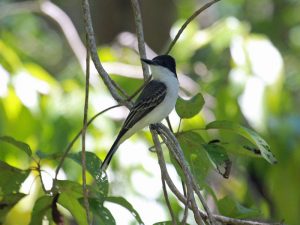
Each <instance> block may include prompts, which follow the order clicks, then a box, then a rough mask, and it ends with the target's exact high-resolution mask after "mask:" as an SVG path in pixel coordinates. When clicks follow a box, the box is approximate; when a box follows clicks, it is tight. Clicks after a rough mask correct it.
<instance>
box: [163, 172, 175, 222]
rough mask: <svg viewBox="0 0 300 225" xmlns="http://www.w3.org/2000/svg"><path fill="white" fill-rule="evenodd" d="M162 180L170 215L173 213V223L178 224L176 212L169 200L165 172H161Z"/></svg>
mask: <svg viewBox="0 0 300 225" xmlns="http://www.w3.org/2000/svg"><path fill="white" fill-rule="evenodd" d="M161 182H162V189H163V193H164V196H165V200H166V203H167V206H168V209H169V212H170V215H171V219H172V223H173V225H177V221H176V217H175V214H174V212H173V209H172V206H171V203H170V201H169V196H168V191H167V187H166V181H165V179H164V176H163V174H161Z"/></svg>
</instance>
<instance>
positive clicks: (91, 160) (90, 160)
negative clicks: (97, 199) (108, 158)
mask: <svg viewBox="0 0 300 225" xmlns="http://www.w3.org/2000/svg"><path fill="white" fill-rule="evenodd" d="M68 157H69V158H70V159H72V160H74V161H75V162H77V163H78V164H80V165H82V161H81V152H78V153H75V154H70V155H68ZM100 166H101V160H100V159H99V158H98V156H97V155H96V154H95V153H93V152H86V168H87V171H88V172H89V173H90V174H91V175H92V177H93V178H94V179H95V181H96V184H97V187H98V192H99V193H100V195H101V196H103V197H105V196H107V194H108V179H107V176H106V174H105V173H103V174H102V175H101V171H100Z"/></svg>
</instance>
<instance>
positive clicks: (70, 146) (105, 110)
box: [54, 104, 121, 180]
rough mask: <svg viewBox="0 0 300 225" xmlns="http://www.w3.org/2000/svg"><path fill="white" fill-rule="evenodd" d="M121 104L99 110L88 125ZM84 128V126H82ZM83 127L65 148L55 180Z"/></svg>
mask: <svg viewBox="0 0 300 225" xmlns="http://www.w3.org/2000/svg"><path fill="white" fill-rule="evenodd" d="M120 106H121V105H120V104H118V105H114V106H111V107H108V108H106V109H104V110H102V111H101V112H98V113H97V114H95V115H94V116H93V117H92V118H91V119H90V120H89V121H88V123H87V127H88V126H89V125H90V124H91V123H92V122H93V121H94V120H95V119H96V118H97V117H98V116H100V115H101V114H103V113H105V112H107V111H109V110H111V109H113V108H117V107H120ZM82 129H83V128H82ZM82 129H81V130H80V131H79V132H78V133H77V134H76V136H75V137H74V138H73V139H72V141H71V142H70V143H69V144H68V146H67V147H66V149H65V150H64V154H63V155H62V157H61V159H60V162H59V164H58V166H57V168H56V171H55V178H54V180H56V179H57V175H58V173H59V170H60V169H61V167H62V164H63V163H64V161H65V158H66V157H67V155H68V153H69V152H70V150H71V148H72V147H73V145H74V143H75V142H76V141H77V139H78V138H79V137H80V135H81V134H82Z"/></svg>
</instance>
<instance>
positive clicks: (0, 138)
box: [0, 136, 32, 156]
mask: <svg viewBox="0 0 300 225" xmlns="http://www.w3.org/2000/svg"><path fill="white" fill-rule="evenodd" d="M0 141H3V142H6V143H9V144H11V145H14V146H15V147H17V148H18V149H20V150H22V151H24V152H25V153H26V154H27V155H28V156H31V155H32V150H31V148H30V146H29V145H28V144H26V143H24V142H21V141H17V140H16V139H14V138H13V137H10V136H0Z"/></svg>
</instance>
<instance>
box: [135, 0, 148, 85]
mask: <svg viewBox="0 0 300 225" xmlns="http://www.w3.org/2000/svg"><path fill="white" fill-rule="evenodd" d="M131 5H132V10H133V14H134V22H135V29H136V35H137V40H138V48H139V53H140V57H141V58H147V55H146V48H145V39H144V31H143V21H142V14H141V9H140V4H139V2H138V0H131ZM142 69H143V75H144V80H146V79H147V78H148V77H149V76H150V73H149V69H148V65H147V64H146V63H144V62H143V61H142Z"/></svg>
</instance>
